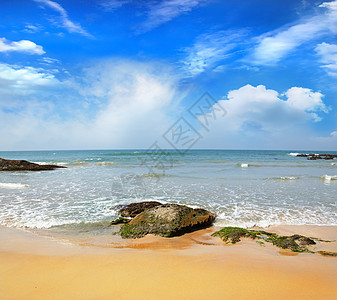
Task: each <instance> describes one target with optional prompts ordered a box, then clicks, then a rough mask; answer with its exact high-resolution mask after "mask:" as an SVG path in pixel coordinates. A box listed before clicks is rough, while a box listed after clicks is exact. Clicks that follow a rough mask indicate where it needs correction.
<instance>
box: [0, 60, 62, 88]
mask: <svg viewBox="0 0 337 300" xmlns="http://www.w3.org/2000/svg"><path fill="white" fill-rule="evenodd" d="M57 83H58V80H57V79H56V78H55V76H54V75H52V74H50V73H48V72H46V71H45V70H41V69H36V68H33V67H19V66H13V65H9V64H3V63H0V90H2V91H4V90H5V91H7V93H16V92H20V91H22V90H25V91H29V90H30V89H34V88H35V87H38V86H50V85H54V84H57Z"/></svg>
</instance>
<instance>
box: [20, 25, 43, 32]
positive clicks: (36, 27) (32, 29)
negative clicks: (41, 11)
mask: <svg viewBox="0 0 337 300" xmlns="http://www.w3.org/2000/svg"><path fill="white" fill-rule="evenodd" d="M41 30H42V27H41V26H40V25H32V24H27V25H26V26H25V29H23V30H22V31H23V32H28V33H37V32H40V31H41Z"/></svg>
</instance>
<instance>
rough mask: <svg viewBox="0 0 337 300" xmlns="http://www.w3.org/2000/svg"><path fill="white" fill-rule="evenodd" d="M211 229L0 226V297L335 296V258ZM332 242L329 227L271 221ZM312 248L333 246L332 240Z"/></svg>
mask: <svg viewBox="0 0 337 300" xmlns="http://www.w3.org/2000/svg"><path fill="white" fill-rule="evenodd" d="M214 230H215V228H210V229H206V230H202V231H199V232H195V233H190V234H187V235H184V236H182V237H177V238H171V239H167V238H160V237H154V236H147V237H145V238H143V239H139V240H134V241H126V240H120V239H118V238H116V237H104V238H103V237H97V238H91V239H76V238H73V239H72V240H71V242H69V241H66V240H64V239H63V240H60V239H54V238H50V237H44V236H37V235H35V234H32V233H29V232H24V231H21V230H15V229H8V228H0V299H1V300H3V299H205V298H206V297H207V298H210V299H286V298H288V299H337V258H335V257H323V256H321V255H318V254H309V253H301V254H298V255H294V253H292V252H289V251H281V252H280V251H279V249H277V248H275V247H273V246H271V245H266V246H264V247H263V246H260V245H258V244H257V243H256V242H255V241H251V240H244V241H242V242H240V243H239V244H237V245H230V246H229V245H225V244H224V243H223V242H222V241H220V239H218V238H213V237H210V234H211V233H212V232H213V231H214ZM267 230H268V231H272V232H276V233H280V234H286V235H288V234H293V233H299V234H304V235H308V236H312V237H319V238H321V239H324V240H337V227H321V226H278V227H272V228H267ZM313 250H314V251H317V250H329V251H337V243H336V242H332V243H323V242H322V243H319V244H318V245H317V246H315V247H314V248H313Z"/></svg>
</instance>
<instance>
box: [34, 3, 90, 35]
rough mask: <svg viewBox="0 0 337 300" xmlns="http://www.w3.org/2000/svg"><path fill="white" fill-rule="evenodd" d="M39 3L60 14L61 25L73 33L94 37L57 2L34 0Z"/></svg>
mask: <svg viewBox="0 0 337 300" xmlns="http://www.w3.org/2000/svg"><path fill="white" fill-rule="evenodd" d="M34 1H35V2H37V3H40V4H41V5H43V6H46V7H49V8H51V9H53V10H54V11H56V12H57V13H58V14H59V21H60V24H59V26H60V27H63V28H65V29H66V30H67V31H69V32H71V33H78V34H82V35H84V36H87V37H92V35H91V34H90V33H88V32H87V31H86V30H85V29H83V28H82V26H81V25H80V24H79V23H74V22H73V21H71V20H70V19H69V16H68V13H67V11H66V10H65V9H64V8H63V7H62V6H61V5H60V4H58V3H57V2H55V1H51V0H34Z"/></svg>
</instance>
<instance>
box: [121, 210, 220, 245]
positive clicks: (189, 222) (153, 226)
mask: <svg viewBox="0 0 337 300" xmlns="http://www.w3.org/2000/svg"><path fill="white" fill-rule="evenodd" d="M214 220H215V215H214V214H212V213H211V212H209V211H207V210H204V209H193V208H190V207H187V206H184V205H178V204H161V205H156V206H155V207H152V208H149V209H146V210H144V211H143V212H142V213H140V214H138V215H137V216H136V217H135V218H134V219H132V220H131V221H130V222H129V223H128V224H124V225H123V226H122V228H121V230H120V234H121V236H122V237H123V238H141V237H143V236H145V235H147V234H155V235H160V236H163V237H172V236H177V235H182V234H184V233H187V232H191V231H194V230H198V229H202V228H206V227H208V226H210V225H212V223H213V221H214Z"/></svg>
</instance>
